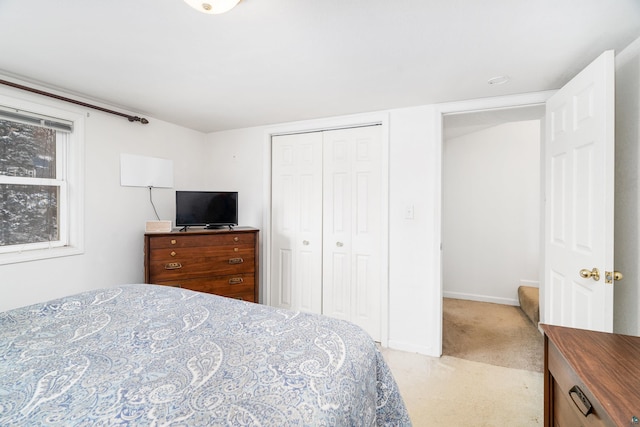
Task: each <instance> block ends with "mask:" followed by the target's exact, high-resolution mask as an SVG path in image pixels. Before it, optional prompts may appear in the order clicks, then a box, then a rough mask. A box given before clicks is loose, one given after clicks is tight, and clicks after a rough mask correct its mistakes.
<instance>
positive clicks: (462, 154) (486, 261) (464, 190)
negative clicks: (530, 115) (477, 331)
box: [442, 120, 540, 305]
mask: <svg viewBox="0 0 640 427" xmlns="http://www.w3.org/2000/svg"><path fill="white" fill-rule="evenodd" d="M539 190H540V121H539V120H529V121H519V122H510V123H504V124H501V125H498V126H493V127H491V128H488V129H484V130H481V131H478V132H473V133H470V134H466V135H463V136H460V137H457V138H452V139H449V140H447V141H445V142H444V145H443V213H442V242H443V250H442V251H443V252H442V257H443V284H444V296H445V297H450V298H460V299H470V300H476V301H486V302H494V303H499V304H511V305H518V295H517V289H518V286H519V285H521V284H525V285H529V286H538V281H539V279H538V270H539V262H540V259H539V234H540V191H539Z"/></svg>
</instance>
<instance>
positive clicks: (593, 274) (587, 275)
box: [580, 267, 600, 282]
mask: <svg viewBox="0 0 640 427" xmlns="http://www.w3.org/2000/svg"><path fill="white" fill-rule="evenodd" d="M580 277H582V278H583V279H593V280H595V281H596V282H597V281H598V280H600V270H598V269H597V268H595V267H594V268H593V269H592V270H587V269H586V268H583V269H582V270H580Z"/></svg>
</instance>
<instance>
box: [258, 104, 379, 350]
mask: <svg viewBox="0 0 640 427" xmlns="http://www.w3.org/2000/svg"><path fill="white" fill-rule="evenodd" d="M371 125H380V127H381V133H382V158H381V162H382V171H381V172H382V173H381V176H382V188H381V199H382V203H383V206H382V209H381V211H380V214H381V220H382V226H381V242H380V256H381V259H382V260H384V262H383V265H382V266H381V270H382V274H381V276H382V277H381V280H380V290H379V292H380V307H381V310H382V312H381V313H380V332H381V333H380V344H381V345H382V346H383V347H387V346H388V343H389V113H388V112H378V113H366V114H354V115H349V116H341V117H330V118H326V119H317V120H307V121H300V122H292V123H284V124H278V125H273V126H267V127H266V129H265V130H264V133H263V135H264V136H263V138H264V140H263V142H264V143H263V150H264V151H263V158H264V165H263V183H264V184H263V193H262V194H263V203H262V206H265V209H264V210H263V219H262V224H263V225H262V230H263V231H262V232H261V233H260V238H261V240H262V244H261V247H262V248H264V249H265V250H263V251H261V253H260V258H261V260H260V263H261V265H262V266H263V268H262V274H261V277H260V283H261V286H260V288H261V289H260V295H261V296H262V297H261V302H262V303H263V304H267V305H271V251H270V248H271V209H272V206H271V152H272V147H271V138H272V137H273V136H278V135H290V134H296V133H308V132H322V131H327V130H336V129H346V128H353V127H363V126H371Z"/></svg>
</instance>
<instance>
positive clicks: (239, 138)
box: [207, 106, 441, 354]
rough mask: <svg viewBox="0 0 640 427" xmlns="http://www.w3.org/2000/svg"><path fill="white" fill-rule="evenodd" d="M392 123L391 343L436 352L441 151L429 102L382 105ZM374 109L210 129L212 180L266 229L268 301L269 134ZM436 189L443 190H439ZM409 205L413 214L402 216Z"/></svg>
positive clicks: (245, 216) (245, 221) (246, 220)
mask: <svg viewBox="0 0 640 427" xmlns="http://www.w3.org/2000/svg"><path fill="white" fill-rule="evenodd" d="M378 114H382V115H386V116H387V117H388V125H389V158H390V165H389V175H390V183H389V186H390V187H389V196H390V208H389V210H390V211H389V222H390V224H389V283H390V285H389V295H388V300H389V345H390V346H391V347H394V348H398V349H404V350H409V351H416V352H421V353H425V354H436V353H437V352H439V351H440V350H439V349H436V348H435V347H436V346H435V345H434V342H436V341H435V340H436V338H437V336H438V334H439V333H440V332H439V331H440V322H441V318H440V316H439V313H438V312H437V309H435V310H434V309H430V307H431V306H433V305H434V304H435V305H436V306H437V305H439V304H440V284H439V282H434V280H433V269H434V268H436V266H435V265H434V262H435V260H437V257H436V253H435V252H434V251H437V249H436V248H437V247H438V245H439V230H438V229H437V228H436V227H434V224H435V223H436V222H437V221H436V218H435V209H434V194H436V188H435V179H434V171H435V170H436V167H437V163H438V159H439V150H436V147H437V145H436V144H434V137H433V133H434V131H433V119H432V117H433V114H434V109H433V107H432V106H423V107H416V108H407V109H399V110H391V111H386V112H378ZM368 117H369V116H346V117H337V118H328V119H322V120H314V121H308V122H302V123H291V124H280V125H274V126H268V127H267V126H265V127H256V128H248V129H239V130H234V131H226V132H218V133H214V134H210V135H209V136H208V140H209V143H210V145H209V147H208V148H207V150H208V155H207V157H208V158H209V160H210V162H211V164H212V165H215V167H210V168H208V177H207V180H208V181H209V182H210V185H211V186H213V187H215V188H218V187H220V188H223V189H224V188H226V187H228V188H229V189H236V190H238V191H239V192H240V195H239V198H240V200H241V202H240V207H239V208H240V218H239V220H240V221H239V222H240V223H241V224H242V225H251V226H255V227H258V228H260V229H261V230H262V233H261V235H262V246H261V266H262V268H261V274H262V276H261V291H260V294H261V296H262V297H261V298H262V300H263V301H264V295H265V294H266V292H265V284H266V282H265V277H264V275H265V271H266V264H267V263H266V262H265V261H264V258H265V257H264V255H265V253H266V251H267V248H266V246H265V240H266V239H265V238H264V237H265V233H267V232H268V210H269V182H268V181H269V179H270V176H269V173H270V171H269V168H270V162H271V160H270V147H269V134H270V133H271V132H275V130H276V129H277V130H279V131H282V130H283V129H287V128H292V129H293V128H295V129H298V130H299V129H309V130H317V129H322V128H329V127H333V126H336V125H340V124H344V123H353V124H355V123H359V121H360V120H365V121H366V120H368ZM438 191H439V190H438ZM407 206H413V207H414V212H415V214H414V219H413V220H408V219H405V217H404V216H405V215H404V211H405V208H406V207H407Z"/></svg>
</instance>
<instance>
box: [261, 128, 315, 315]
mask: <svg viewBox="0 0 640 427" xmlns="http://www.w3.org/2000/svg"><path fill="white" fill-rule="evenodd" d="M271 167H272V183H271V184H272V187H271V188H272V195H271V203H272V212H271V254H272V263H271V305H273V306H276V307H282V308H288V309H294V310H301V311H307V312H313V313H321V312H322V135H321V134H319V133H315V134H314V133H310V134H300V135H285V136H277V137H274V138H273V140H272V164H271Z"/></svg>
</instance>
